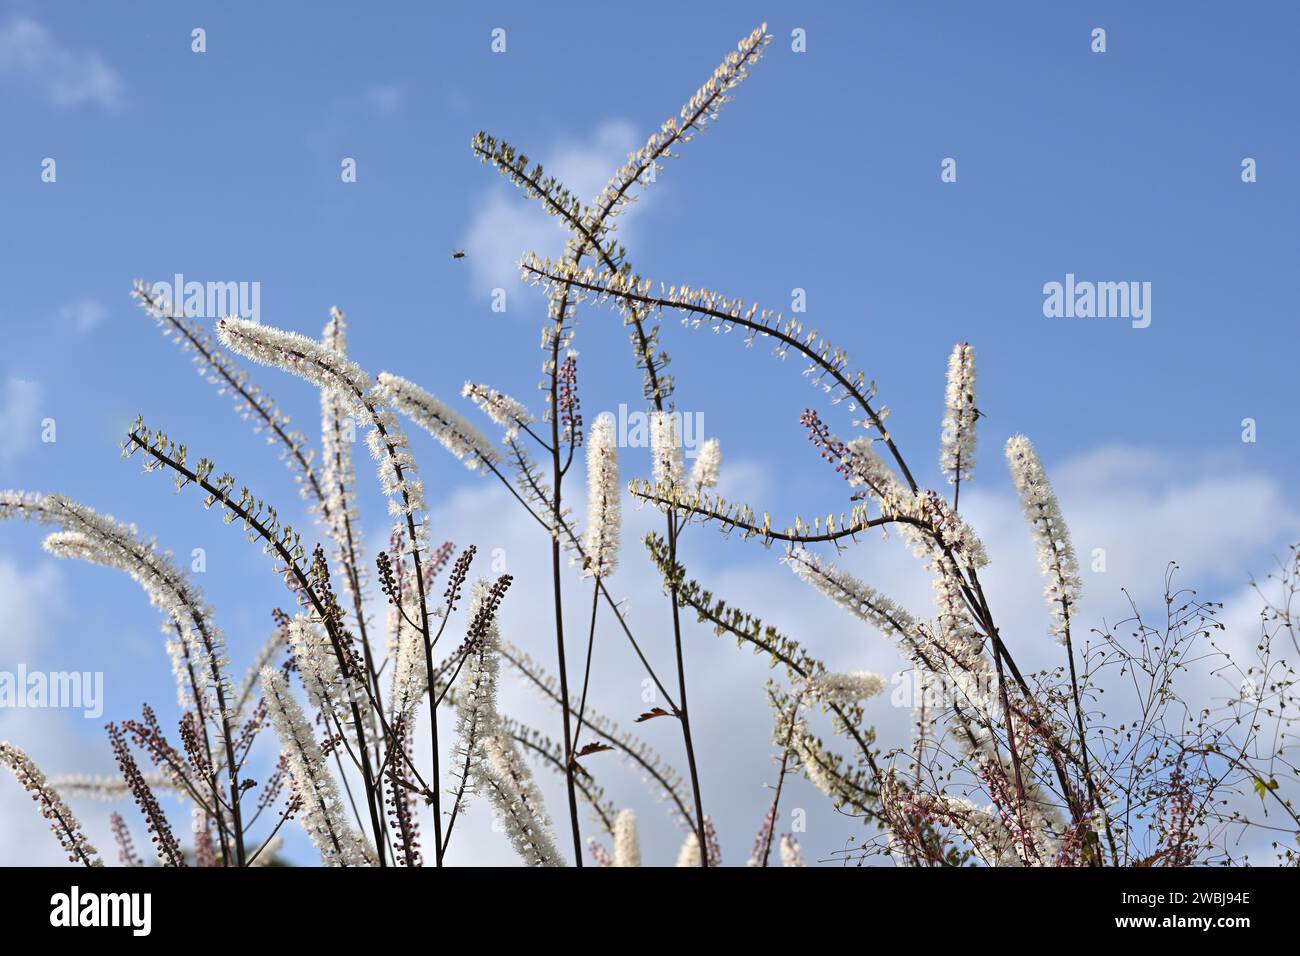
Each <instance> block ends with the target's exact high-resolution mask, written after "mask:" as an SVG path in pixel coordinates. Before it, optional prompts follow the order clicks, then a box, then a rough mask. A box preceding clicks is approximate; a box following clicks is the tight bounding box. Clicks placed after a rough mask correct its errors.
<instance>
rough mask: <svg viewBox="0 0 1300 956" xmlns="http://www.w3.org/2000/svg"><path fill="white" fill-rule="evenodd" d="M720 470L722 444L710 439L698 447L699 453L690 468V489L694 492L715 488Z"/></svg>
mask: <svg viewBox="0 0 1300 956" xmlns="http://www.w3.org/2000/svg"><path fill="white" fill-rule="evenodd" d="M721 468H722V444H721V443H720V442H719V441H718V440H717V439H716V438H710V439H709V440H708V441H706V442H705V443H704V444H703V445H701V446H700V453H699V455H698V456H696V459H695V465H694V466H693V467H692V468H691V488H693V489H694V490H695V491H703V490H704V489H705V488H716V487H717V484H718V472H719V471H720V469H721Z"/></svg>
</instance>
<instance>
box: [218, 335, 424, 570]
mask: <svg viewBox="0 0 1300 956" xmlns="http://www.w3.org/2000/svg"><path fill="white" fill-rule="evenodd" d="M217 334H218V336H219V337H220V338H221V342H222V344H223V345H225V346H226V347H227V348H228V349H230V350H231V351H232V352H238V353H239V354H240V355H243V356H245V357H246V358H250V359H252V360H253V361H255V362H261V363H263V364H264V365H273V366H275V367H277V368H281V369H284V370H285V371H286V372H292V373H293V374H294V375H297V376H298V377H299V378H302V379H303V380H305V381H308V382H311V383H312V384H313V385H315V386H317V387H318V388H321V389H324V390H326V391H332V392H335V393H337V394H338V395H339V398H340V400H342V401H346V402H351V403H352V407H353V410H354V411H355V413H356V415H357V418H358V420H359V421H364V422H365V423H366V424H368V425H369V426H370V430H369V432H368V433H367V435H366V445H367V447H368V448H369V449H370V455H371V457H372V458H374V460H375V464H376V467H377V468H378V471H379V484H380V486H381V487H382V488H383V491H384V495H385V496H386V497H387V498H388V510H389V513H390V514H392V515H394V516H398V515H410V516H412V518H413V520H414V516H416V515H419V514H421V513H422V512H423V511H424V510H425V502H424V484H423V482H421V481H420V480H419V478H418V477H417V475H416V468H415V461H414V459H413V458H412V457H411V452H410V449H409V442H408V441H407V438H406V433H405V432H403V431H402V428H401V426H400V425H399V424H398V423H397V418H396V417H395V416H394V415H393V413H392V412H391V411H389V409H388V406H387V405H386V404H385V401H386V399H387V398H388V396H387V395H386V394H385V391H384V389H383V388H377V389H374V390H373V391H372V390H371V381H370V376H369V375H367V374H366V373H365V372H364V371H363V370H362V369H361V366H359V365H357V363H356V362H353V361H351V360H349V359H348V358H347V357H346V356H343V355H340V354H339V353H338V352H336V351H334V349H332V348H327V347H326V346H324V345H321V344H320V343H319V342H315V341H313V340H312V339H309V338H307V337H306V336H305V335H299V334H298V333H297V332H287V331H285V330H283V329H277V328H273V327H271V326H269V325H262V324H261V323H258V322H251V321H249V320H248V319H239V318H235V317H233V316H229V317H227V318H224V319H222V320H221V321H220V322H219V323H218V324H217ZM418 527H419V528H420V529H421V530H422V529H423V523H418ZM412 544H413V546H415V547H423V545H424V542H423V541H417V542H413V543H412Z"/></svg>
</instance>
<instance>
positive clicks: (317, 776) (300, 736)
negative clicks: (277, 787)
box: [262, 667, 369, 866]
mask: <svg viewBox="0 0 1300 956" xmlns="http://www.w3.org/2000/svg"><path fill="white" fill-rule="evenodd" d="M262 693H263V695H264V696H265V700H266V709H267V713H268V714H269V715H270V718H271V723H272V724H274V726H275V731H276V733H277V734H278V735H279V737H280V748H281V750H282V751H283V752H284V756H285V760H286V762H287V765H288V770H289V776H290V778H291V779H292V780H293V785H294V792H295V793H296V794H297V795H298V796H299V797H300V798H301V799H302V811H301V820H302V827H303V829H304V830H306V831H307V836H309V837H310V838H311V842H312V843H313V844H315V846H316V849H317V850H319V851H320V855H321V861H322V862H323V863H324V864H325V865H326V866H368V865H369V859H368V854H367V850H366V844H365V841H364V840H362V838H361V837H360V836H358V835H357V833H356V832H355V831H354V830H353V829H352V828H351V826H349V825H348V819H347V814H346V812H345V811H344V809H343V804H342V802H341V801H340V800H339V792H338V786H337V785H336V784H335V783H334V778H333V777H332V776H331V775H330V772H329V768H328V767H327V766H326V765H325V756H324V754H323V753H322V752H321V748H320V744H319V743H317V742H316V737H315V735H314V734H313V733H312V729H311V725H310V724H308V723H307V718H306V717H305V716H304V715H303V712H302V708H301V707H299V706H298V702H297V701H296V700H294V699H293V695H292V694H290V693H289V685H288V682H287V681H286V680H285V677H284V675H283V674H281V673H280V672H279V671H277V670H275V669H274V668H270V667H268V668H266V669H265V670H263V671H262Z"/></svg>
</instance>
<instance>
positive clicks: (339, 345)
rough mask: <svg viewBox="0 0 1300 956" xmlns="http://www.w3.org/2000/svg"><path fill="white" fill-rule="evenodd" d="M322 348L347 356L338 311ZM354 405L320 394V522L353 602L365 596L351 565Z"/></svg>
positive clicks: (359, 572)
mask: <svg viewBox="0 0 1300 956" xmlns="http://www.w3.org/2000/svg"><path fill="white" fill-rule="evenodd" d="M321 345H323V346H324V347H325V348H328V349H331V350H333V351H334V352H337V353H338V354H339V355H340V356H344V357H346V356H347V354H348V341H347V323H346V320H345V319H344V317H343V313H342V312H341V311H339V310H338V309H330V320H329V322H328V323H327V324H326V325H325V329H324V331H323V332H322V333H321ZM354 404H355V403H354V402H352V401H350V400H348V399H346V398H342V397H340V396H339V394H338V392H337V391H335V390H333V389H321V393H320V417H321V423H320V431H321V459H322V461H321V486H322V491H323V493H324V496H325V507H324V508H322V509H321V511H322V512H323V514H322V517H324V518H325V521H326V526H327V529H328V531H329V536H330V538H331V540H332V541H333V542H334V563H335V566H336V567H338V568H342V569H344V570H345V572H346V573H344V574H343V584H344V587H346V588H347V590H348V592H349V594H350V595H351V596H352V597H353V599H354V601H359V600H360V597H359V596H358V595H357V594H355V593H353V591H354V589H355V590H356V591H360V592H362V594H364V589H365V578H364V577H363V575H364V573H365V568H364V567H363V566H362V564H361V562H360V561H357V560H355V552H356V549H357V547H358V545H359V544H360V542H359V541H358V540H356V539H357V537H358V536H359V535H360V520H361V519H360V516H359V515H358V513H357V475H356V471H355V469H354V468H353V465H352V442H353V440H354V439H355V437H356V429H357V421H356V418H355V414H356V413H355V411H354V409H353V406H354Z"/></svg>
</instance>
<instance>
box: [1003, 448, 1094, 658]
mask: <svg viewBox="0 0 1300 956" xmlns="http://www.w3.org/2000/svg"><path fill="white" fill-rule="evenodd" d="M1006 450H1007V466H1008V467H1009V468H1010V469H1011V480H1012V481H1014V482H1015V485H1016V491H1017V492H1018V493H1019V494H1020V504H1021V506H1022V507H1023V508H1024V510H1025V517H1026V518H1027V519H1029V525H1030V528H1031V529H1032V530H1033V534H1034V539H1035V540H1036V541H1037V543H1038V565H1039V567H1040V568H1041V569H1042V572H1043V576H1044V577H1046V578H1047V586H1046V588H1045V589H1044V594H1045V596H1046V597H1047V603H1048V606H1049V607H1050V608H1051V611H1052V620H1053V625H1052V633H1053V634H1055V635H1056V636H1057V637H1058V638H1060V639H1061V640H1062V641H1064V640H1065V638H1066V635H1067V634H1068V632H1069V628H1070V614H1071V610H1072V609H1073V608H1074V606H1075V605H1076V604H1077V603H1078V602H1079V592H1080V591H1081V590H1082V588H1083V582H1082V580H1081V579H1080V577H1079V562H1078V560H1077V559H1076V558H1075V555H1074V546H1073V545H1072V544H1071V543H1070V529H1069V528H1067V527H1066V525H1065V518H1064V517H1062V515H1061V506H1060V505H1059V504H1058V503H1057V500H1056V492H1054V491H1053V490H1052V483H1051V482H1050V481H1048V480H1047V473H1046V472H1045V471H1044V470H1043V465H1042V462H1040V461H1039V460H1038V452H1036V451H1035V450H1034V446H1033V444H1032V443H1031V442H1030V441H1029V439H1028V438H1026V437H1025V436H1024V435H1015V436H1013V437H1011V438H1010V439H1008V440H1007V449H1006Z"/></svg>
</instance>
